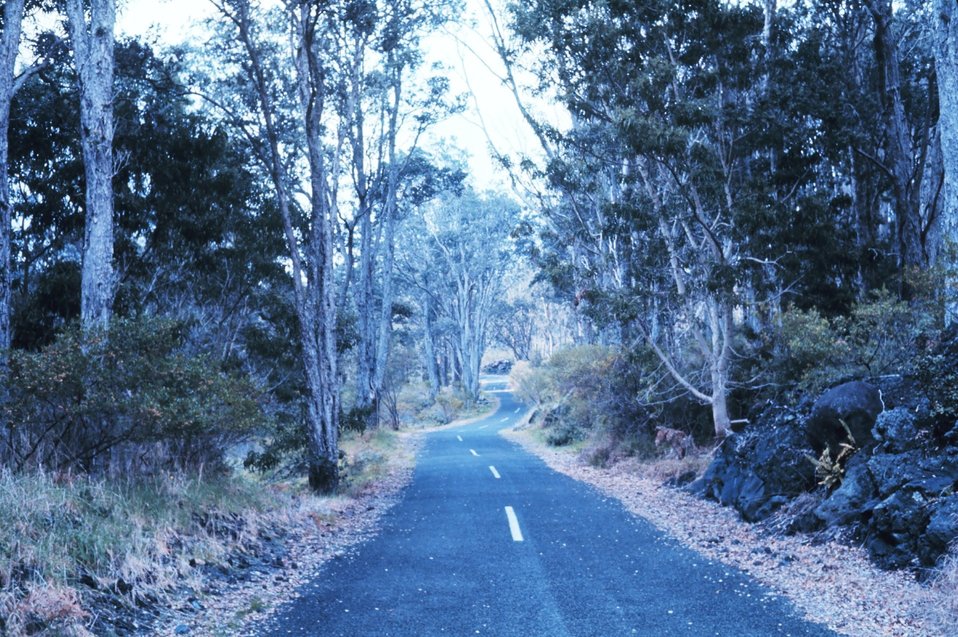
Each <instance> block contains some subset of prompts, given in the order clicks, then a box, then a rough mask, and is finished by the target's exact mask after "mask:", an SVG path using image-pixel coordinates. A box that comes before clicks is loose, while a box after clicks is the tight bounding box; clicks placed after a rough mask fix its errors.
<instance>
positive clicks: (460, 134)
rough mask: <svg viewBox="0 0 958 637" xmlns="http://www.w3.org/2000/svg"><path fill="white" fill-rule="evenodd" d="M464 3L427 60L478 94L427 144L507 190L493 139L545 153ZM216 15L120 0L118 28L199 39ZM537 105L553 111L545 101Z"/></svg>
mask: <svg viewBox="0 0 958 637" xmlns="http://www.w3.org/2000/svg"><path fill="white" fill-rule="evenodd" d="M465 1H466V5H467V6H466V11H465V13H464V14H463V18H462V19H461V20H460V21H459V22H458V23H457V24H454V25H450V26H449V27H448V28H447V29H446V30H444V31H443V32H441V33H438V34H436V35H434V36H432V37H430V38H429V39H428V40H427V41H426V43H425V47H426V56H427V61H441V62H442V63H443V64H444V66H446V67H447V68H448V69H449V75H450V78H451V82H452V88H453V92H454V93H472V94H473V95H474V97H470V98H469V99H468V100H467V101H468V107H467V110H466V112H464V113H462V114H460V115H456V116H454V117H452V118H450V119H449V120H447V121H445V122H442V123H441V124H439V125H438V126H436V127H435V128H434V129H433V130H432V131H431V133H430V134H429V135H428V136H427V138H426V141H425V145H426V147H427V149H430V150H442V149H445V150H449V151H450V152H451V154H453V155H459V154H461V153H462V152H464V153H465V155H466V156H467V158H468V165H469V167H470V171H471V173H472V177H473V185H474V186H475V187H477V188H478V189H480V190H484V189H490V190H505V189H508V185H509V179H508V176H507V175H506V174H505V173H503V172H502V169H501V168H500V167H499V166H497V165H496V164H495V162H494V161H493V159H492V155H491V153H490V150H489V140H490V139H491V140H492V143H493V144H494V145H495V147H496V149H497V150H498V151H499V152H504V153H507V154H510V155H515V154H517V153H518V154H524V155H529V154H531V155H532V156H539V155H540V154H541V153H540V151H539V146H538V142H537V141H536V139H535V136H534V135H533V134H532V131H531V130H530V129H529V127H528V125H527V124H526V123H525V122H524V121H523V120H522V118H521V116H520V114H519V111H518V108H517V107H516V104H515V100H514V98H513V96H512V94H511V93H510V92H509V91H508V90H506V88H505V87H504V86H503V85H502V83H501V82H500V81H499V79H498V78H497V77H496V75H495V74H494V73H493V71H492V70H490V69H495V70H498V69H501V63H500V62H499V60H498V57H497V55H496V53H495V51H494V50H493V49H492V47H491V46H490V44H489V39H488V37H487V35H486V34H488V33H489V30H490V28H489V19H488V16H487V13H486V9H485V5H484V3H483V2H482V0H465ZM212 14H213V9H212V7H211V6H210V4H209V3H208V2H207V1H206V0H126V1H125V2H122V0H121V2H120V7H119V14H118V20H117V29H118V31H120V32H121V33H125V34H128V35H150V34H154V35H155V36H156V37H157V38H158V40H159V41H160V42H163V41H166V42H171V43H175V42H181V41H183V40H196V39H202V38H203V35H202V32H201V30H200V29H199V28H198V27H197V26H196V25H197V24H198V23H199V22H200V21H201V20H202V19H203V18H204V17H207V16H210V15H212ZM470 89H471V91H470ZM538 108H539V109H540V110H545V111H546V112H547V111H548V110H549V109H547V108H545V105H542V104H539V105H538ZM547 114H548V115H549V116H550V119H553V120H554V119H555V118H557V117H558V118H561V114H558V113H548V112H547ZM483 124H484V127H485V131H484V130H483V128H484V127H483ZM487 133H488V135H487ZM456 149H458V151H460V152H457V151H456Z"/></svg>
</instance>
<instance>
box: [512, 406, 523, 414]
mask: <svg viewBox="0 0 958 637" xmlns="http://www.w3.org/2000/svg"><path fill="white" fill-rule="evenodd" d="M520 409H522V407H516V410H515V411H514V412H512V413H514V414H518V413H519V410H520Z"/></svg>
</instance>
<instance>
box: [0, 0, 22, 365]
mask: <svg viewBox="0 0 958 637" xmlns="http://www.w3.org/2000/svg"><path fill="white" fill-rule="evenodd" d="M23 3H24V0H7V2H6V3H5V4H4V7H3V34H2V36H0V268H2V271H0V364H2V367H3V368H4V369H5V367H6V360H7V351H8V350H9V349H10V343H11V338H12V337H11V331H10V314H11V297H12V294H11V289H12V286H13V269H12V268H13V260H12V256H11V241H10V234H11V232H12V228H11V225H10V224H11V219H12V216H13V214H12V213H13V210H12V209H13V204H12V202H11V201H10V175H9V169H10V168H9V162H10V140H9V137H8V134H9V132H10V103H11V102H12V101H13V93H14V84H15V79H16V78H15V76H14V73H15V72H16V61H17V52H18V50H19V48H20V28H21V24H22V21H23Z"/></svg>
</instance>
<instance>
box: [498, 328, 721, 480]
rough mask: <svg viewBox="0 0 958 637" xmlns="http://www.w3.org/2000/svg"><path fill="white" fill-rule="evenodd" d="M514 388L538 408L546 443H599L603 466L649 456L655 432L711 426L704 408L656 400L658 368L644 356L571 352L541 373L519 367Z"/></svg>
mask: <svg viewBox="0 0 958 637" xmlns="http://www.w3.org/2000/svg"><path fill="white" fill-rule="evenodd" d="M512 381H513V384H514V386H516V391H517V394H518V395H519V396H520V398H523V399H524V400H526V401H529V402H534V403H535V404H536V405H537V406H541V407H542V409H541V413H542V414H543V416H542V417H541V421H540V422H541V424H542V427H543V429H544V430H545V440H546V442H548V443H549V444H551V445H555V446H561V445H568V444H573V443H575V442H579V441H582V440H584V439H586V438H592V439H594V440H601V441H602V442H601V445H599V447H601V452H602V455H603V459H601V461H599V462H600V463H601V464H605V463H606V462H607V461H614V460H616V459H620V458H622V457H626V456H636V455H637V456H651V455H653V454H654V446H653V444H652V439H653V436H654V431H655V426H656V425H658V424H663V423H666V424H668V426H670V427H681V428H683V429H685V430H691V431H697V430H698V429H699V428H702V427H704V428H705V429H708V427H709V426H710V424H709V423H710V422H711V421H710V417H709V415H708V410H707V408H705V407H703V406H702V405H699V404H697V403H694V402H693V401H691V400H690V399H688V398H687V397H686V396H685V395H684V394H679V395H666V394H663V393H661V390H660V387H661V386H663V385H666V386H667V383H662V382H661V381H662V376H661V369H660V364H659V362H658V360H657V359H656V358H655V355H654V354H653V353H652V352H650V351H649V350H647V349H646V348H637V349H635V350H634V351H623V350H618V349H613V348H608V347H599V346H583V347H575V348H570V349H566V350H562V351H560V352H557V353H556V354H555V355H554V356H553V357H552V358H551V359H550V360H549V361H548V362H547V363H546V364H545V365H544V366H543V367H540V368H533V367H529V366H528V364H517V365H516V368H515V369H514V370H513V372H512ZM599 447H596V448H597V449H598V448H599Z"/></svg>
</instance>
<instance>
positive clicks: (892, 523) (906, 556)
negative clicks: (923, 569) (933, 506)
mask: <svg viewBox="0 0 958 637" xmlns="http://www.w3.org/2000/svg"><path fill="white" fill-rule="evenodd" d="M927 504H928V500H927V499H926V498H925V496H923V495H922V494H921V493H920V492H919V491H913V490H911V489H901V490H899V491H896V492H895V493H894V495H892V496H890V497H889V498H887V499H886V500H883V501H882V502H881V503H879V504H878V505H877V506H876V507H875V508H874V509H873V510H872V519H871V523H870V524H869V528H868V537H867V539H866V542H865V545H866V546H867V547H868V551H869V554H870V555H871V558H872V559H873V560H874V561H875V562H876V563H877V564H878V565H879V566H881V567H882V568H887V569H896V568H905V567H908V566H916V565H917V562H918V559H917V553H918V551H917V549H918V538H919V537H920V535H921V533H922V532H923V531H924V530H925V527H926V526H928V508H927Z"/></svg>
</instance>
